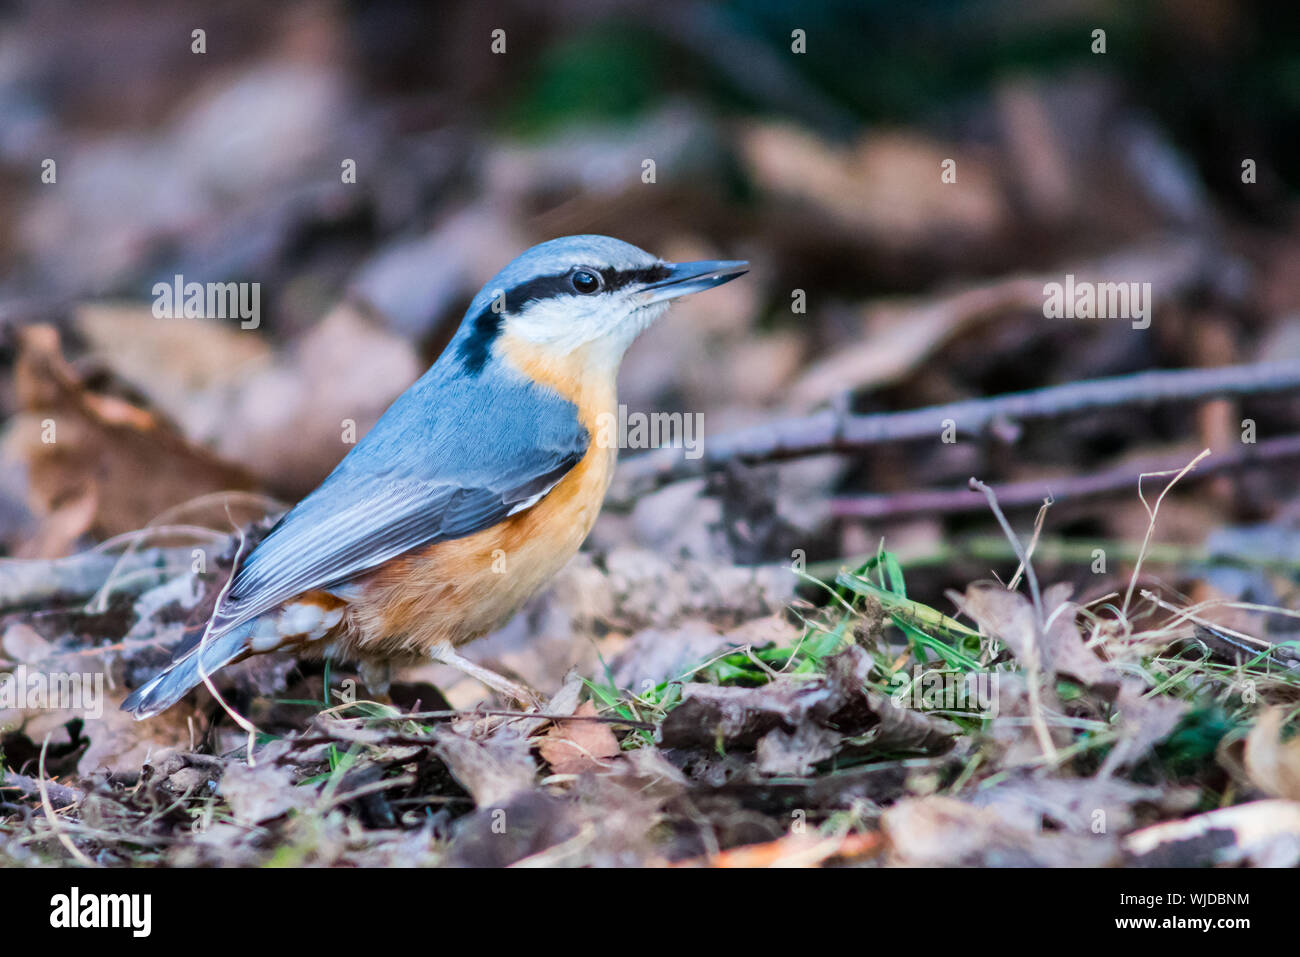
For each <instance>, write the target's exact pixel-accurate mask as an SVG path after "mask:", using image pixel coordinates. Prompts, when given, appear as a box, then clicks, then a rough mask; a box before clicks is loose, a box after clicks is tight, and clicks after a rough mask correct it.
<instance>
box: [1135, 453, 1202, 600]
mask: <svg viewBox="0 0 1300 957" xmlns="http://www.w3.org/2000/svg"><path fill="white" fill-rule="evenodd" d="M1209 454H1210V450H1209V449H1204V450H1203V451H1202V452H1201V454H1200V455H1198V456H1196V458H1194V459H1192V460H1191V461H1190V462H1188V463H1187V464H1186V465H1184V466H1183V469H1182V471H1181V472H1179V473H1178V474H1177V475H1175V476H1174V477H1173V478H1172V479H1170V480H1169V484H1168V485H1166V486H1165V490H1164V491H1163V492H1161V493H1160V495H1159V497H1157V498H1156V504H1155V505H1148V504H1147V500H1146V497H1145V496H1143V494H1142V479H1144V478H1147V477H1148V476H1147V475H1139V476H1138V498H1139V499H1140V500H1141V502H1142V507H1143V508H1145V509H1146V510H1147V516H1148V517H1149V518H1150V521H1148V522H1147V533H1146V536H1145V537H1144V538H1143V539H1142V548H1141V549H1139V550H1138V557H1137V561H1136V562H1134V563H1133V574H1132V576H1131V577H1130V578H1129V580H1128V591H1126V592H1125V593H1124V607H1123V608H1121V609H1120V617H1122V618H1125V619H1127V618H1128V606H1129V602H1130V601H1132V600H1133V589H1134V588H1136V587H1137V580H1138V573H1139V572H1141V571H1142V559H1143V557H1144V556H1145V555H1146V551H1147V546H1149V545H1150V544H1151V536H1152V535H1154V534H1155V530H1156V516H1157V515H1158V514H1159V513H1160V503H1161V502H1163V501H1164V500H1165V496H1166V495H1168V494H1169V490H1170V489H1172V488H1173V487H1174V486H1175V485H1177V484H1178V480H1179V479H1180V478H1182V477H1183V476H1184V475H1186V474H1187V473H1188V472H1190V471H1191V470H1192V469H1194V468H1196V463H1197V462H1199V461H1201V459H1203V458H1205V457H1206V456H1207V455H1209ZM1168 474H1169V472H1154V473H1150V475H1151V476H1153V477H1154V476H1156V475H1168Z"/></svg>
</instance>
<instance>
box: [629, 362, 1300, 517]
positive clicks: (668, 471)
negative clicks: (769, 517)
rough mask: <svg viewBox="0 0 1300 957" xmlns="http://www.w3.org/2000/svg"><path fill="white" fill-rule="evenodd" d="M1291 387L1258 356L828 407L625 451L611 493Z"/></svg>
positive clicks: (1298, 374) (1291, 372)
mask: <svg viewBox="0 0 1300 957" xmlns="http://www.w3.org/2000/svg"><path fill="white" fill-rule="evenodd" d="M1297 390H1300V361H1287V362H1259V363H1254V364H1251V365H1238V366H1223V367H1219V368H1213V369H1180V370H1174V371H1163V370H1162V371H1155V372H1139V373H1137V374H1135V375H1126V376H1115V377H1112V378H1106V379H1090V380H1088V381H1085V382H1073V383H1070V384H1068V385H1060V386H1049V387H1047V388H1043V389H1032V390H1030V391H1028V392H1012V393H1009V394H1006V395H999V396H992V397H989V398H983V399H968V400H966V401H963V402H952V403H949V404H947V405H935V406H929V407H926V408H922V409H911V410H908V411H905V412H887V413H881V414H877V415H849V414H846V413H842V412H837V411H835V410H832V409H826V410H823V411H821V412H816V413H813V414H812V415H809V416H803V417H798V418H790V419H778V420H776V421H773V422H767V423H764V424H762V425H758V426H753V427H751V428H748V429H741V430H738V431H735V432H730V433H724V434H722V435H718V436H714V437H713V438H711V439H710V440H709V441H708V442H707V443H706V444H705V448H704V455H702V456H701V457H700V458H696V459H688V458H684V457H683V455H682V451H681V450H680V449H657V450H655V451H653V452H648V453H645V454H644V455H638V456H635V457H633V458H630V459H628V461H627V462H626V463H624V464H623V465H622V466H621V467H620V469H619V473H618V476H617V481H618V491H617V492H616V493H615V494H614V495H613V497H612V499H611V500H612V501H617V500H620V499H622V500H627V499H630V498H633V497H635V496H636V495H639V494H645V493H646V492H649V491H653V490H654V489H656V488H659V487H660V486H663V485H666V484H668V483H669V482H675V481H678V480H680V479H685V478H693V477H695V476H699V475H703V474H705V473H707V472H709V471H712V470H715V469H718V468H721V467H722V466H724V465H725V464H726V463H728V462H733V461H738V462H744V463H747V464H758V463H762V462H781V461H785V460H788V459H794V458H802V457H805V456H809V455H824V454H826V453H831V452H838V453H844V452H857V451H861V450H862V449H866V448H870V447H872V446H874V445H881V444H885V443H890V442H902V441H913V440H918V439H933V438H935V437H936V436H937V435H939V433H940V431H941V430H942V428H943V422H944V420H946V419H951V420H952V422H953V423H954V424H955V427H956V429H957V431H958V432H959V433H960V434H963V435H967V436H978V435H982V434H984V433H987V432H988V431H989V430H990V429H992V428H993V427H995V426H998V425H1001V424H1005V423H1007V422H1030V421H1039V420H1046V419H1057V418H1064V417H1066V416H1072V415H1080V414H1082V413H1085V412H1095V411H1098V410H1101V409H1117V408H1125V407H1128V406H1150V405H1154V404H1156V403H1167V402H1194V401H1197V400H1200V399H1207V398H1211V397H1220V396H1246V395H1269V394H1275V393H1280V392H1291V391H1297Z"/></svg>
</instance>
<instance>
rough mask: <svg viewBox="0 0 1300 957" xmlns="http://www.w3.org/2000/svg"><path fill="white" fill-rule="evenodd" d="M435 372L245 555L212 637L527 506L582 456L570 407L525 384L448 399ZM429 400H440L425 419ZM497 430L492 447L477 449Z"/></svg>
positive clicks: (584, 437)
mask: <svg viewBox="0 0 1300 957" xmlns="http://www.w3.org/2000/svg"><path fill="white" fill-rule="evenodd" d="M437 371H438V366H435V367H434V368H433V369H431V370H430V373H429V374H427V375H426V379H431V378H432V379H433V381H426V379H422V380H421V381H420V382H419V383H417V384H416V385H415V386H413V387H412V388H411V390H409V391H408V392H407V393H405V394H404V395H403V396H402V397H401V398H399V399H398V401H397V402H395V403H394V404H393V406H392V408H390V409H389V411H388V412H387V413H385V415H384V416H383V418H381V419H380V421H379V422H378V423H377V424H376V425H375V427H374V428H373V429H372V430H371V431H370V433H368V434H367V435H366V437H365V438H364V439H363V440H362V441H361V442H360V443H358V445H357V446H356V448H354V449H353V450H352V452H351V453H350V454H349V455H348V456H347V457H346V458H344V460H343V461H342V462H340V463H339V466H338V468H336V469H335V470H334V472H332V473H331V474H330V476H329V478H327V479H326V480H325V481H324V482H322V483H321V485H320V486H319V487H318V488H317V489H316V490H315V491H314V492H312V493H311V494H310V495H308V496H307V497H306V498H305V499H303V500H302V501H301V502H300V503H299V504H298V505H297V506H296V507H295V508H293V509H292V510H291V511H290V512H289V513H288V514H286V515H285V516H284V518H282V519H281V520H280V522H279V523H278V524H277V525H276V526H275V527H274V528H273V529H272V530H271V531H270V533H268V535H267V536H266V538H264V539H263V540H262V541H261V542H260V543H259V544H258V545H257V547H256V548H255V549H253V551H252V552H251V553H250V554H249V555H248V556H247V558H246V559H245V560H244V561H243V563H242V565H241V567H240V569H239V571H238V572H237V574H236V576H235V580H234V582H233V583H232V585H231V588H230V591H229V593H228V594H227V596H226V599H225V601H224V602H223V603H222V607H221V608H220V609H219V610H218V612H217V614H216V616H215V618H214V620H213V623H212V630H211V633H212V634H213V635H219V634H222V633H225V632H228V631H229V630H230V629H232V628H235V627H237V626H239V625H240V624H242V623H244V622H246V621H249V620H250V619H252V618H255V617H256V616H258V615H260V614H262V613H264V612H266V611H269V610H271V609H272V608H274V607H275V606H277V605H279V604H281V603H282V602H284V601H287V600H288V599H290V598H293V597H294V596H295V595H299V594H302V593H303V592H308V591H312V590H314V589H319V588H328V587H331V586H338V585H340V584H342V583H345V582H347V581H348V580H350V579H353V578H355V577H356V576H358V575H360V574H362V573H364V572H366V571H369V570H370V569H373V568H376V567H378V566H379V565H382V564H383V563H385V562H387V561H389V560H391V559H394V558H397V557H398V556H399V555H402V554H404V553H405V552H408V551H411V550H412V549H416V548H420V547H422V546H427V545H431V544H434V543H436V542H439V541H445V540H448V539H454V538H463V537H465V536H467V535H472V534H474V533H475V532H478V531H481V530H483V529H485V528H488V527H490V526H492V525H494V524H496V523H497V522H499V521H501V520H502V519H504V518H505V517H506V516H507V515H509V514H511V513H512V512H515V511H518V510H520V509H521V508H524V507H529V506H531V505H532V504H534V503H535V501H536V500H538V499H539V498H540V496H541V495H544V494H545V492H547V491H549V489H551V488H552V487H554V486H555V484H556V483H557V482H559V481H560V480H561V479H562V478H563V477H564V475H565V474H566V473H567V472H568V471H569V470H570V469H572V468H573V467H574V466H575V465H576V464H577V463H578V462H579V461H580V460H581V459H582V457H583V455H584V454H585V453H586V451H587V447H588V443H589V441H590V437H589V435H588V433H587V430H586V428H584V427H583V425H582V424H581V422H580V421H579V419H578V415H577V408H576V407H575V406H574V405H573V404H572V403H571V402H568V401H566V400H564V399H563V398H561V397H560V396H558V395H556V394H555V393H552V392H549V391H548V390H543V389H541V388H539V387H537V386H534V385H532V384H530V383H527V382H525V381H524V380H522V379H520V380H518V381H517V382H515V383H506V384H501V383H497V384H495V386H494V389H495V392H496V393H497V395H496V396H495V398H497V399H498V400H499V401H496V402H484V401H482V397H481V396H479V397H475V396H468V397H463V398H462V400H461V401H457V398H460V397H456V396H453V398H452V399H451V400H450V401H448V400H446V398H445V396H441V395H439V393H440V392H443V393H445V392H446V390H445V389H441V390H440V389H439V388H438V383H437V381H436V376H435V373H436V372H437ZM502 393H506V394H502ZM434 395H439V398H440V399H442V401H440V402H439V404H438V406H437V407H436V409H430V402H429V400H430V398H431V397H432V396H434ZM503 409H508V410H509V411H510V412H511V413H515V414H516V415H517V414H518V413H520V412H525V413H526V416H525V418H526V420H527V424H528V426H529V428H527V429H518V428H512V427H510V426H511V424H510V423H508V422H506V423H503V422H502V421H501V420H500V419H499V418H497V417H496V414H495V413H499V412H500V411H501V410H503ZM413 416H421V417H420V418H418V419H413V418H412V417H413ZM503 430H504V431H505V432H506V433H507V434H505V435H502V436H501V439H500V440H499V441H496V442H486V441H483V436H485V435H491V434H493V432H494V431H495V432H497V433H498V434H500V433H501V432H502V431H503ZM530 500H531V501H530Z"/></svg>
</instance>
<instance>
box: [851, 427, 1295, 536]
mask: <svg viewBox="0 0 1300 957" xmlns="http://www.w3.org/2000/svg"><path fill="white" fill-rule="evenodd" d="M1194 454H1195V453H1194V452H1193V451H1190V450H1189V451H1187V452H1185V453H1183V452H1180V453H1177V454H1173V455H1165V456H1160V457H1159V458H1152V459H1144V460H1142V461H1140V462H1130V463H1126V464H1124V465H1118V466H1115V467H1113V468H1110V469H1106V470H1105V471H1102V472H1094V473H1092V474H1088V475H1065V476H1061V477H1059V478H1052V479H1031V480H1029V481H1024V482H1011V483H1008V484H1006V485H999V486H998V502H999V504H1001V505H1002V507H1003V508H1004V509H1016V508H1031V507H1036V506H1040V505H1042V503H1043V498H1044V496H1047V495H1050V496H1051V497H1052V501H1053V502H1054V503H1056V504H1058V505H1059V504H1061V503H1069V502H1076V501H1082V500H1085V499H1089V498H1100V497H1103V496H1107V495H1128V494H1130V493H1131V492H1132V491H1133V483H1134V482H1135V481H1136V480H1137V476H1138V475H1150V474H1153V473H1156V472H1169V471H1177V470H1178V469H1179V468H1181V467H1182V466H1183V465H1184V464H1186V462H1187V460H1188V459H1189V458H1190V457H1191V456H1192V455H1194ZM1295 459H1300V435H1286V436H1282V437H1280V438H1276V439H1268V440H1266V441H1263V442H1260V443H1259V444H1258V445H1243V446H1242V447H1241V448H1239V449H1234V450H1232V451H1231V452H1223V453H1217V454H1216V455H1215V457H1214V458H1213V459H1211V460H1209V461H1208V462H1205V463H1203V464H1202V465H1200V466H1199V467H1198V468H1197V470H1196V471H1195V472H1193V473H1191V474H1189V475H1187V476H1186V477H1184V479H1183V484H1186V483H1188V482H1195V481H1200V480H1202V479H1206V478H1211V477H1213V476H1216V475H1222V474H1224V473H1231V472H1236V471H1238V470H1240V469H1242V468H1248V467H1250V466H1252V465H1261V466H1262V465H1272V464H1276V463H1280V462H1288V461H1293V460H1295ZM985 504H986V503H985V502H984V500H983V499H982V498H981V497H980V496H978V495H976V494H974V492H973V491H972V490H971V488H970V487H969V486H963V487H961V488H945V489H922V490H920V491H915V492H899V493H897V494H893V495H849V496H841V497H838V498H833V499H831V502H830V509H831V515H833V516H835V517H837V518H877V519H884V518H908V517H911V516H915V515H940V514H954V513H959V512H974V511H980V510H982V509H983V508H984V507H985Z"/></svg>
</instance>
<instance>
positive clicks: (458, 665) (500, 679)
mask: <svg viewBox="0 0 1300 957" xmlns="http://www.w3.org/2000/svg"><path fill="white" fill-rule="evenodd" d="M432 657H433V660H434V661H435V662H437V663H438V664H443V665H450V666H451V667H453V668H455V669H456V670H457V671H459V672H461V673H462V674H466V675H469V676H470V677H471V678H473V679H474V680H475V681H478V682H479V683H480V684H484V685H487V687H489V688H491V689H492V690H493V691H495V692H496V693H497V694H499V695H501V697H502V698H504V699H505V700H506V702H507V703H508V702H511V701H514V702H517V703H518V704H520V705H522V706H523V707H524V708H525V709H531V710H533V711H541V710H542V709H543V708H544V707H545V704H546V702H545V701H544V700H543V699H542V698H541V696H539V695H538V694H537V692H536V691H534V690H533V689H532V688H529V687H528V686H527V685H524V684H520V683H519V682H517V681H511V680H510V679H509V678H507V677H506V676H505V675H499V674H497V673H496V672H495V671H493V670H492V669H490V668H484V667H483V666H482V665H478V664H475V663H474V662H472V661H470V660H469V659H468V658H463V657H461V656H460V655H458V654H456V652H455V651H454V650H453V649H452V648H451V646H450V645H439V646H437V647H436V648H434V650H433V652H432Z"/></svg>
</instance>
